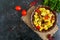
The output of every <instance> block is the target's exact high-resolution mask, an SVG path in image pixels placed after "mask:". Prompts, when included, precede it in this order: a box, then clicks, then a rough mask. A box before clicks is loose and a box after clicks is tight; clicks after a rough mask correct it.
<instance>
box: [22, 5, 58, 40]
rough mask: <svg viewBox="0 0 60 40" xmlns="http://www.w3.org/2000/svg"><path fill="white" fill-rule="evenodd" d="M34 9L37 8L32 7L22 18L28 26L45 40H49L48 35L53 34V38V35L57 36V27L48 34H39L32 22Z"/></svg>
mask: <svg viewBox="0 0 60 40" xmlns="http://www.w3.org/2000/svg"><path fill="white" fill-rule="evenodd" d="M34 9H35V6H32V7H31V8H29V9H28V11H27V15H26V16H22V17H21V19H22V20H23V21H24V22H25V23H26V24H27V25H28V27H30V28H31V29H32V30H33V31H34V32H36V33H37V34H38V35H39V37H41V38H42V39H43V40H48V38H47V37H46V36H47V34H51V36H53V34H55V33H56V31H57V30H58V26H57V25H56V26H55V27H54V28H53V29H52V30H50V31H48V32H39V31H36V30H34V29H33V27H32V24H31V21H30V20H31V19H30V18H31V13H32V12H33V11H34Z"/></svg>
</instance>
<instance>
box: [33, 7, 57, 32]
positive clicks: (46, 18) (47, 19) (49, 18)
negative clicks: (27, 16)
mask: <svg viewBox="0 0 60 40" xmlns="http://www.w3.org/2000/svg"><path fill="white" fill-rule="evenodd" d="M55 17H56V15H55V14H54V13H53V12H52V11H51V10H49V9H46V8H45V7H39V8H37V9H36V10H35V11H34V15H33V19H32V22H33V25H34V27H35V28H36V29H37V30H38V31H47V30H49V29H50V28H52V27H53V25H54V23H55V21H56V20H55V19H56V18H55Z"/></svg>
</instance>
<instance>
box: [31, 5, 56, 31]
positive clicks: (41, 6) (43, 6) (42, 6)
mask: <svg viewBox="0 0 60 40" xmlns="http://www.w3.org/2000/svg"><path fill="white" fill-rule="evenodd" d="M39 7H40V8H46V9H49V10H50V11H52V13H53V14H54V15H55V22H54V23H53V25H52V27H50V28H49V29H48V30H45V31H39V30H37V29H36V28H35V26H34V24H33V23H32V20H33V15H34V12H35V10H36V9H37V8H39ZM56 23H57V15H56V12H55V11H53V10H51V9H50V7H49V6H45V5H38V6H36V7H35V9H34V11H33V12H32V14H31V24H32V26H33V29H34V30H36V31H39V32H48V31H50V30H52V29H53V28H54V27H55V25H56Z"/></svg>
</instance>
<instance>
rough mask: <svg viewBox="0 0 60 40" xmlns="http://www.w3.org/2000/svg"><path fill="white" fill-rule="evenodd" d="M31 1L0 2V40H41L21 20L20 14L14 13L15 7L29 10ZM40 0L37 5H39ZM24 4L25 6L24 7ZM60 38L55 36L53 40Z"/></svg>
mask: <svg viewBox="0 0 60 40" xmlns="http://www.w3.org/2000/svg"><path fill="white" fill-rule="evenodd" d="M32 1H33V0H0V40H41V38H40V37H39V36H38V35H37V34H36V33H34V32H33V31H32V30H31V29H30V28H28V26H27V25H26V24H25V23H24V22H23V21H22V20H21V12H18V11H16V10H15V9H14V8H15V6H16V5H20V6H22V8H23V9H26V10H28V9H29V3H30V2H32ZM41 2H42V1H41V0H39V1H38V3H37V4H41ZM25 4H26V5H25ZM58 37H60V36H57V34H56V35H55V39H56V38H58Z"/></svg>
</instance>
